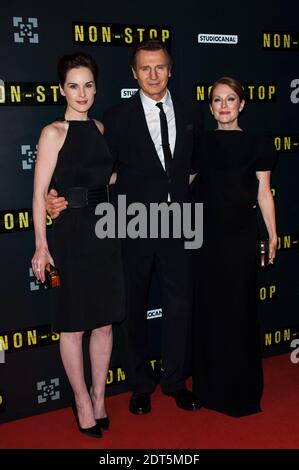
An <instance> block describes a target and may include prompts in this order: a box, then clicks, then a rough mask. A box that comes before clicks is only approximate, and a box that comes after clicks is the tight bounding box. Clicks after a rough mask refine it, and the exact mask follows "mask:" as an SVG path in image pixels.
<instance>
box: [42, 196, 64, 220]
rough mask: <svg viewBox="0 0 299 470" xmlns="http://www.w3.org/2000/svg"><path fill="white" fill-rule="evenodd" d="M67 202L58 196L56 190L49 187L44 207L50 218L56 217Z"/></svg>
mask: <svg viewBox="0 0 299 470" xmlns="http://www.w3.org/2000/svg"><path fill="white" fill-rule="evenodd" d="M67 204H68V202H67V201H66V200H65V198H64V197H58V193H57V191H55V189H51V191H50V192H49V193H48V194H47V197H46V209H47V212H48V214H50V217H51V219H56V218H57V217H58V216H59V214H60V212H61V211H63V210H64V209H66V208H67Z"/></svg>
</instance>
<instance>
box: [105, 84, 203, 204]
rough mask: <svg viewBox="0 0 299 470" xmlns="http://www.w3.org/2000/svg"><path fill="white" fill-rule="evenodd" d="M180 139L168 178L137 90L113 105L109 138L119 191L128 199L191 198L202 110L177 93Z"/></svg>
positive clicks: (107, 129)
mask: <svg viewBox="0 0 299 470" xmlns="http://www.w3.org/2000/svg"><path fill="white" fill-rule="evenodd" d="M171 98H172V101H173V106H174V112H175V120H176V142H175V148H174V154H173V161H172V167H171V179H168V177H167V175H166V173H165V171H164V168H163V166H162V164H161V162H160V159H159V156H158V154H157V152H156V149H155V145H154V143H153V141H152V139H151V136H150V133H149V130H148V127H147V123H146V118H145V114H144V110H143V106H142V103H141V99H140V95H139V93H138V92H137V93H136V94H135V95H134V96H133V97H132V98H130V99H128V100H125V101H123V102H121V103H120V104H118V105H116V106H114V107H112V108H110V109H109V110H108V111H107V112H106V113H105V114H104V126H105V137H106V139H107V142H108V144H109V147H110V151H111V153H112V156H113V158H114V159H115V161H116V171H117V174H118V176H117V183H116V187H115V189H116V191H117V193H118V194H126V195H127V202H128V203H131V202H142V203H144V204H146V205H147V204H148V203H151V202H158V203H159V202H166V201H167V197H168V193H169V194H170V197H171V201H172V202H187V201H189V200H190V191H189V175H190V174H192V172H195V171H194V170H193V168H192V166H193V159H194V158H195V154H196V151H197V150H196V147H197V140H198V136H199V132H200V129H201V127H202V114H201V110H200V109H199V108H198V107H196V105H193V104H190V103H187V102H185V101H183V100H181V99H179V98H178V97H176V96H175V95H174V94H173V93H171Z"/></svg>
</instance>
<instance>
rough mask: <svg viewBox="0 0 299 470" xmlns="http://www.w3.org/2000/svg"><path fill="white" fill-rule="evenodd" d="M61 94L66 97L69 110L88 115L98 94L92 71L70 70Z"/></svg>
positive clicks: (84, 68)
mask: <svg viewBox="0 0 299 470" xmlns="http://www.w3.org/2000/svg"><path fill="white" fill-rule="evenodd" d="M60 92H61V94H62V95H63V96H65V98H66V101H67V104H68V107H69V108H71V109H72V110H74V111H76V112H77V113H86V112H87V111H88V110H89V108H90V107H91V106H92V104H93V102H94V97H95V94H96V85H95V82H94V76H93V74H92V72H91V70H90V69H89V68H87V67H78V68H74V69H71V70H69V71H68V73H67V75H66V80H65V83H64V85H63V88H62V87H60Z"/></svg>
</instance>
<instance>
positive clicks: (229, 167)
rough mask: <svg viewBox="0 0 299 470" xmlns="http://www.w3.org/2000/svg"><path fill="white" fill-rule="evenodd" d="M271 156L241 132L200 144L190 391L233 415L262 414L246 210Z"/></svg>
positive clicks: (253, 235) (251, 216)
mask: <svg viewBox="0 0 299 470" xmlns="http://www.w3.org/2000/svg"><path fill="white" fill-rule="evenodd" d="M274 159H275V150H274V145H273V144H272V142H271V140H270V139H268V138H266V137H262V136H258V135H255V134H251V133H248V132H244V131H223V130H219V131H208V132H205V133H204V134H203V136H202V140H201V142H200V148H199V163H198V171H199V174H198V177H197V185H196V200H197V202H203V203H204V222H203V225H204V240H203V246H202V248H200V249H199V250H198V252H197V253H196V255H195V278H196V284H195V285H196V291H195V298H196V312H195V320H194V321H195V325H194V373H193V389H194V392H195V393H196V394H197V395H198V397H199V398H200V400H201V403H202V405H203V406H204V407H206V408H210V409H213V410H217V411H220V412H222V413H225V414H228V415H230V416H235V417H239V416H245V415H248V414H251V413H255V412H258V411H260V410H261V408H260V400H261V397H262V391H263V373H262V364H261V350H260V330H259V323H258V316H257V299H258V292H257V221H256V213H255V212H256V210H255V209H254V208H253V206H254V204H255V203H256V200H257V191H258V180H257V178H256V171H266V170H270V169H271V168H272V166H273V162H274Z"/></svg>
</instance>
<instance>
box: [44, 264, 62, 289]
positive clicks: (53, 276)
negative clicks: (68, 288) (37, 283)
mask: <svg viewBox="0 0 299 470" xmlns="http://www.w3.org/2000/svg"><path fill="white" fill-rule="evenodd" d="M45 277H46V280H45V286H47V288H48V289H53V288H54V287H59V286H60V275H59V271H58V269H57V268H55V266H53V265H52V264H50V263H47V264H46V266H45Z"/></svg>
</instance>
